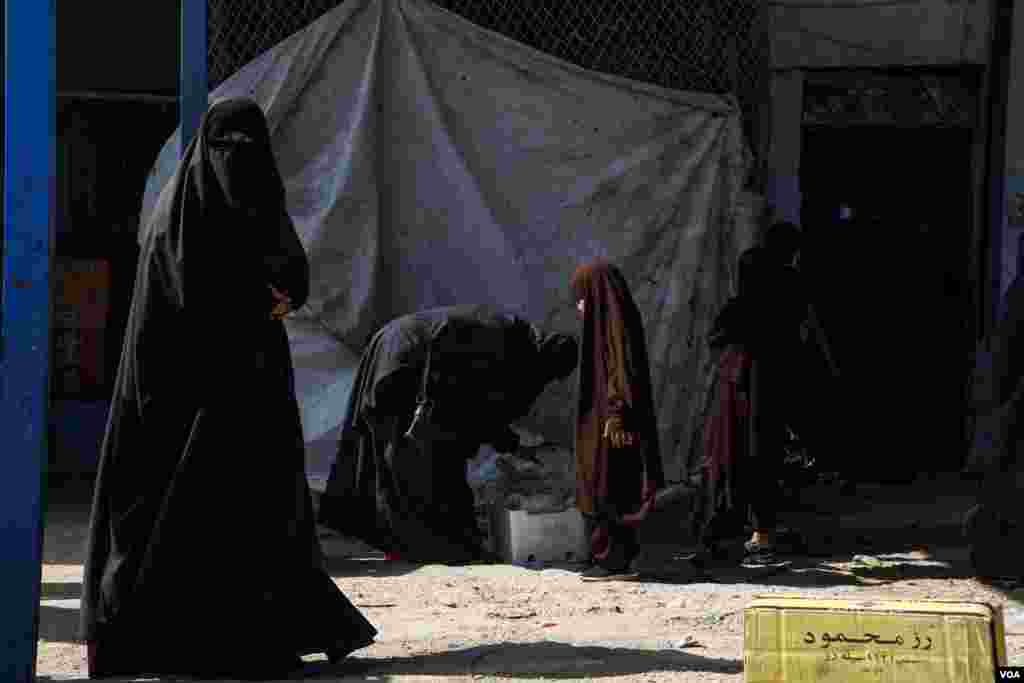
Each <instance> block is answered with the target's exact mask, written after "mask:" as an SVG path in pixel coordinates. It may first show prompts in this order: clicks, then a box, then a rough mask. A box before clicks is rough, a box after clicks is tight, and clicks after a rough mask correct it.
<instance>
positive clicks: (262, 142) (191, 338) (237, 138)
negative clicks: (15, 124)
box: [82, 100, 376, 675]
mask: <svg viewBox="0 0 1024 683" xmlns="http://www.w3.org/2000/svg"><path fill="white" fill-rule="evenodd" d="M140 243H141V252H140V258H139V262H138V269H137V273H136V280H135V292H134V296H133V299H132V305H131V313H130V317H129V321H128V325H127V331H126V335H125V340H124V346H123V352H122V356H121V364H120V369H119V372H118V377H117V381H116V385H115V391H114V395H113V399H112V406H111V411H110V417H109V421H108V425H107V431H106V436H105V438H104V441H103V445H102V452H101V459H100V465H99V472H98V477H97V480H96V492H95V498H94V503H93V510H92V519H91V525H90V530H89V546H88V552H87V557H86V563H85V579H84V594H83V599H82V631H83V634H82V635H83V637H84V639H85V640H86V641H88V642H90V643H92V644H93V645H94V649H95V650H96V651H97V652H100V653H102V657H101V658H100V659H99V660H98V661H102V664H101V665H100V666H102V667H103V668H104V669H105V670H107V671H116V672H117V673H120V674H156V673H186V674H193V675H207V674H209V675H213V674H218V675H220V674H237V675H250V674H253V673H254V672H255V673H256V675H259V672H260V671H261V670H266V671H267V672H271V671H276V670H277V668H279V666H280V664H281V662H287V661H292V660H293V659H294V657H296V656H297V655H299V654H304V653H312V652H326V651H328V650H333V649H338V648H342V649H343V648H345V647H348V648H349V649H351V646H352V645H353V644H355V645H357V646H359V647H362V646H365V645H366V644H369V642H371V641H372V639H373V637H374V635H375V634H376V630H375V629H374V628H373V627H372V626H371V625H370V623H369V622H367V621H366V619H364V618H363V616H362V615H361V614H360V613H359V611H358V610H357V609H356V608H355V607H354V606H353V605H352V604H351V603H350V602H349V601H348V600H347V599H346V598H345V596H344V595H343V594H342V593H341V591H340V590H338V588H337V587H336V586H335V585H334V583H333V582H332V581H331V580H330V578H329V577H328V576H327V574H326V572H325V569H324V567H323V558H322V555H321V549H320V545H319V542H318V540H317V538H316V530H315V524H314V518H313V507H312V498H311V495H310V491H309V486H308V483H307V481H306V476H305V462H304V460H305V458H304V443H303V434H302V428H301V423H300V417H299V408H298V404H297V402H296V399H295V389H294V376H293V369H292V364H291V356H290V350H289V346H288V338H287V335H286V333H285V330H284V326H283V325H282V323H281V322H280V321H275V320H272V319H271V316H270V310H271V305H272V304H271V300H270V297H269V296H268V291H269V287H268V285H269V284H271V283H272V284H273V285H274V286H276V287H277V288H278V289H279V290H281V291H283V292H284V293H286V294H287V295H289V296H290V297H291V298H292V300H293V305H294V306H295V307H298V306H300V305H302V303H303V302H304V301H305V298H306V296H307V293H308V263H307V261H306V257H305V253H304V251H303V249H302V246H301V244H300V243H299V240H298V236H297V235H296V233H295V230H294V227H293V226H292V223H291V220H290V219H289V217H288V215H287V213H286V211H285V207H284V190H283V187H282V185H281V180H280V176H279V175H278V173H277V170H276V167H275V165H274V162H273V156H272V154H271V152H270V143H269V134H268V131H267V125H266V122H265V120H264V118H263V114H262V112H261V111H260V110H259V108H258V106H257V105H256V104H255V103H253V102H251V101H248V100H229V101H226V102H223V103H219V104H216V105H214V106H213V107H212V108H211V110H210V111H209V112H208V113H207V114H206V116H205V117H204V119H203V122H202V125H201V127H200V131H199V133H198V135H197V137H196V139H195V140H194V141H193V142H192V144H191V145H190V146H189V148H188V151H187V153H186V155H185V157H184V159H183V161H182V163H181V165H180V167H179V169H178V171H177V173H176V175H175V176H174V178H173V179H172V181H171V183H170V184H169V186H168V188H167V189H166V190H165V192H164V194H163V196H162V197H161V198H160V201H159V203H158V205H157V207H156V209H155V211H154V214H153V217H152V219H151V220H150V221H149V223H148V224H147V225H146V226H145V228H144V229H143V230H142V231H141V236H140ZM93 673H94V674H101V673H104V672H103V671H99V672H95V671H94V672H93Z"/></svg>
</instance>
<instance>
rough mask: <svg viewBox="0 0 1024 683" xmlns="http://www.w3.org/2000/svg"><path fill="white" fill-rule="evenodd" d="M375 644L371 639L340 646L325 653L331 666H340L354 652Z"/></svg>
mask: <svg viewBox="0 0 1024 683" xmlns="http://www.w3.org/2000/svg"><path fill="white" fill-rule="evenodd" d="M373 643H374V640H373V638H370V639H369V640H364V641H362V642H361V643H355V644H350V643H347V644H345V645H338V646H337V647H333V648H331V649H329V650H328V651H327V652H326V653H325V654H326V655H327V661H328V662H330V663H331V664H340V663H341V662H343V661H344V660H345V659H346V658H348V656H349V655H350V654H352V653H353V652H356V651H357V650H362V649H363V648H366V647H370V646H371V645H373Z"/></svg>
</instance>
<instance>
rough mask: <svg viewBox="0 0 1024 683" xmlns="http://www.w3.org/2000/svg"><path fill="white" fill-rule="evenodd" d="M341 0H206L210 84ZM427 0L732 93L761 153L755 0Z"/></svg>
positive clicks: (576, 55) (634, 68) (568, 53)
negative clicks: (207, 2)
mask: <svg viewBox="0 0 1024 683" xmlns="http://www.w3.org/2000/svg"><path fill="white" fill-rule="evenodd" d="M343 1H344V0H209V22H210V24H209V36H210V49H209V60H208V61H209V69H210V82H211V85H212V86H216V85H218V84H219V83H221V82H222V81H223V80H225V79H226V78H227V77H228V76H230V75H231V74H233V73H234V72H235V71H237V70H238V69H239V68H240V67H242V66H243V65H245V64H246V63H247V62H249V61H251V60H252V59H253V58H255V57H256V56H258V55H259V54H261V53H262V52H265V51H266V50H267V49H269V48H271V47H273V46H274V45H275V44H277V43H278V42H280V41H281V40H284V39H285V38H287V37H288V36H289V35H291V34H292V33H294V32H296V31H298V30H300V29H302V28H303V27H305V26H307V25H308V24H310V23H311V22H313V21H315V20H316V19H317V18H318V17H320V16H321V15H322V14H324V13H325V12H327V11H328V10H330V9H332V8H334V7H336V6H338V5H340V4H341V2H343ZM435 2H437V4H438V5H440V6H442V7H444V8H446V9H448V10H451V11H453V12H455V13H457V14H460V15H461V16H463V17H465V18H466V19H469V20H470V21H472V22H474V23H476V24H478V25H480V26H483V27H485V28H488V29H490V30H493V31H496V32H498V33H502V34H504V35H506V36H509V37H510V38H513V39H514V40H517V41H519V42H521V43H525V44H526V45H530V46H531V47H534V48H536V49H539V50H542V51H544V52H547V53H549V54H552V55H554V56H556V57H560V58H562V59H564V60H566V61H569V62H572V63H574V64H577V65H579V66H582V67H584V68H588V69H592V70H594V71H600V72H604V73H608V74H613V75H616V76H623V77H626V78H631V79H634V80H638V81H645V82H648V83H653V84H656V85H660V86H663V87H667V88H674V89H677V90H691V91H698V92H710V93H733V94H735V95H736V96H737V98H738V99H739V101H740V105H741V107H742V109H743V114H744V125H745V128H746V132H747V139H748V143H749V144H750V147H751V149H752V150H753V151H754V152H755V153H757V152H758V151H759V150H760V149H761V147H760V143H761V142H762V139H761V138H762V136H761V135H760V134H759V132H760V131H759V123H760V121H761V108H762V106H763V105H764V103H766V102H767V87H768V76H769V73H768V48H767V31H766V28H767V27H766V25H765V20H766V9H765V4H766V3H764V2H763V0H612V1H604V2H587V1H584V2H579V1H577V0H435ZM759 156H760V155H759Z"/></svg>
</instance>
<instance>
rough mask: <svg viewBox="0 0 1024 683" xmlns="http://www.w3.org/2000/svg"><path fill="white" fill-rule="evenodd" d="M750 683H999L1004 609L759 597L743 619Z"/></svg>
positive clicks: (936, 603) (941, 603) (963, 604)
mask: <svg viewBox="0 0 1024 683" xmlns="http://www.w3.org/2000/svg"><path fill="white" fill-rule="evenodd" d="M743 617H744V618H743V622H744V623H743V630H744V637H743V664H744V670H745V673H746V683H992V681H993V680H995V676H996V667H997V666H1005V665H1006V636H1005V632H1004V627H1003V612H1002V609H1001V608H1000V607H998V606H994V605H989V604H983V603H970V602H947V601H932V600H929V601H909V600H908V601H898V600H840V599H821V598H810V597H801V596H785V595H782V596H757V597H756V598H755V599H754V600H753V601H752V602H751V603H750V605H748V606H747V608H746V610H745V611H744V615H743Z"/></svg>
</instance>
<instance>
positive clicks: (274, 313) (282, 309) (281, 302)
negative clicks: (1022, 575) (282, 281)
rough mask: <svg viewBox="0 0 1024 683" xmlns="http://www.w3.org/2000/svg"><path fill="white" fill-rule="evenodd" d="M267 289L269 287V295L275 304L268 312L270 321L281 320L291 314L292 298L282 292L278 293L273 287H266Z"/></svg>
mask: <svg viewBox="0 0 1024 683" xmlns="http://www.w3.org/2000/svg"><path fill="white" fill-rule="evenodd" d="M268 287H270V293H271V295H273V297H274V301H276V302H277V303H276V304H275V305H274V308H272V309H271V311H270V319H271V320H281V319H283V318H284V317H285V316H286V315H288V314H289V313H291V312H292V298H291V297H290V296H288V295H287V294H285V293H284V292H281V291H278V289H277V288H276V287H274V285H268Z"/></svg>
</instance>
